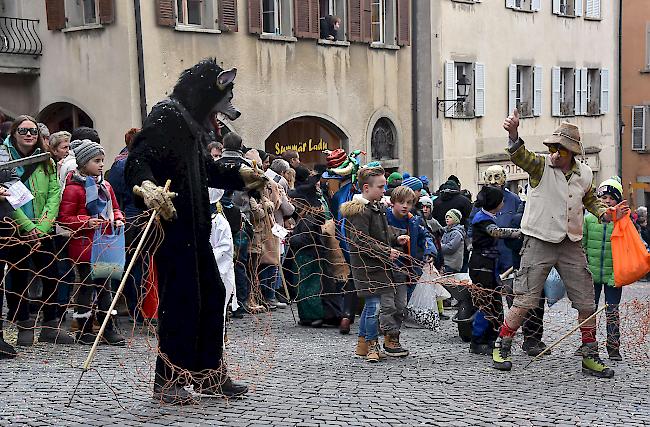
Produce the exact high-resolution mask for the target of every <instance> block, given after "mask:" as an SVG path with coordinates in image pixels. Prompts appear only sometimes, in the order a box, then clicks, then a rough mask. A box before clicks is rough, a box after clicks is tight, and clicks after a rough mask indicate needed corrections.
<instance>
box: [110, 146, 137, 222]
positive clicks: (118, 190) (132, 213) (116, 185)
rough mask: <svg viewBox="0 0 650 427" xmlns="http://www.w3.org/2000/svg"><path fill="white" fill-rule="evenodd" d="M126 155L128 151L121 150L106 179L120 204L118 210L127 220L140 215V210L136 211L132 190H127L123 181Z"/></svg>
mask: <svg viewBox="0 0 650 427" xmlns="http://www.w3.org/2000/svg"><path fill="white" fill-rule="evenodd" d="M128 155H129V151H128V150H127V149H126V147H125V148H123V149H122V151H121V152H120V154H119V155H118V156H117V158H116V159H115V162H113V166H111V170H110V171H109V172H108V177H107V178H106V179H107V180H108V182H110V183H111V185H112V186H113V191H114V192H115V198H116V199H117V201H118V202H119V203H120V208H122V210H123V211H124V215H125V216H126V217H127V218H133V217H136V216H138V215H140V214H141V213H142V209H138V208H137V207H136V206H135V203H134V202H133V189H132V188H128V187H127V185H126V182H125V181H124V166H125V165H126V159H127V157H128Z"/></svg>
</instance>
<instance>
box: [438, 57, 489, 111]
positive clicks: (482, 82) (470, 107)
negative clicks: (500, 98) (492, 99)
mask: <svg viewBox="0 0 650 427" xmlns="http://www.w3.org/2000/svg"><path fill="white" fill-rule="evenodd" d="M459 66H462V67H463V72H464V74H465V77H466V78H467V79H468V80H469V81H470V82H472V85H471V86H470V91H469V93H468V95H467V98H465V101H464V102H463V103H462V104H460V103H458V102H457V101H455V100H456V99H458V92H457V86H456V82H457V81H458V76H459V74H458V68H459ZM486 80H487V75H486V72H485V64H483V63H481V62H465V61H462V62H461V61H459V62H454V61H446V62H445V99H447V100H448V101H447V102H445V106H444V108H445V117H449V118H457V119H473V118H477V117H483V116H484V115H485V109H486V98H485V94H486Z"/></svg>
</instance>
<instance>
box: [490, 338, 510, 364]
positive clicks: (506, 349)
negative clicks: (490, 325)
mask: <svg viewBox="0 0 650 427" xmlns="http://www.w3.org/2000/svg"><path fill="white" fill-rule="evenodd" d="M511 352H512V338H502V337H499V338H497V340H496V341H495V343H494V349H492V366H493V367H494V368H495V369H498V370H500V371H509V370H511V369H512V359H511V358H510V354H511Z"/></svg>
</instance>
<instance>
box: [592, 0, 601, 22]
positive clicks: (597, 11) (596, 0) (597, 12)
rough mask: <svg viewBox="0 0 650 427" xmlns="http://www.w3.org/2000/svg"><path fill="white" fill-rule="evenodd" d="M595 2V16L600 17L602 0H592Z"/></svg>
mask: <svg viewBox="0 0 650 427" xmlns="http://www.w3.org/2000/svg"><path fill="white" fill-rule="evenodd" d="M592 1H593V2H594V16H593V17H594V18H600V2H601V0H592Z"/></svg>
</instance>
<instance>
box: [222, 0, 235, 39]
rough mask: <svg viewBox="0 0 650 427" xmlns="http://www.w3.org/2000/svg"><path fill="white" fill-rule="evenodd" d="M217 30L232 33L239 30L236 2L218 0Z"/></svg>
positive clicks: (233, 0) (232, 0)
mask: <svg viewBox="0 0 650 427" xmlns="http://www.w3.org/2000/svg"><path fill="white" fill-rule="evenodd" d="M219 29H220V30H221V31H231V32H233V33H236V32H237V31H238V30H239V24H238V19H237V0H219Z"/></svg>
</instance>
